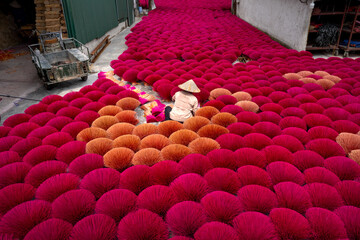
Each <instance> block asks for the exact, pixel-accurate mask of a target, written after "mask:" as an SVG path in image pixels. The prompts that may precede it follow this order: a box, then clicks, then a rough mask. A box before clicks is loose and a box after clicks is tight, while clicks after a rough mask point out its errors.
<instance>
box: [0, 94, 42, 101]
mask: <svg viewBox="0 0 360 240" xmlns="http://www.w3.org/2000/svg"><path fill="white" fill-rule="evenodd" d="M0 97H7V98H18V99H22V100H29V101H34V102H40V101H41V100H38V99H33V98H24V97H16V96H11V95H3V94H0Z"/></svg>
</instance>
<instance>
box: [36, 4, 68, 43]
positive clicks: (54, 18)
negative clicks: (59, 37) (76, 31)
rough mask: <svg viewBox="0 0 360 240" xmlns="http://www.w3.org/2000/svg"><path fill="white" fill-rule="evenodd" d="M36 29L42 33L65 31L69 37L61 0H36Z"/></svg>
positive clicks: (65, 34)
mask: <svg viewBox="0 0 360 240" xmlns="http://www.w3.org/2000/svg"><path fill="white" fill-rule="evenodd" d="M35 4H36V7H35V9H36V21H35V22H36V29H37V30H38V31H39V32H40V33H45V32H57V31H60V29H61V31H62V32H63V37H67V29H66V23H65V18H64V13H63V11H62V6H61V3H60V0H35Z"/></svg>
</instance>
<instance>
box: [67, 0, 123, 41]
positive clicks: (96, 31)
mask: <svg viewBox="0 0 360 240" xmlns="http://www.w3.org/2000/svg"><path fill="white" fill-rule="evenodd" d="M62 2H63V8H64V15H65V19H66V25H67V29H68V34H69V37H74V38H76V39H78V40H79V41H80V42H83V43H87V42H90V41H91V40H93V39H96V38H100V37H102V36H103V35H104V34H105V33H106V32H108V31H109V30H111V29H112V28H114V27H116V26H117V25H118V24H119V22H118V16H117V10H116V4H115V1H114V0H102V1H98V0H76V1H74V0H63V1H62Z"/></svg>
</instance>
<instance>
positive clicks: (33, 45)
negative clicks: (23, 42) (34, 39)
mask: <svg viewBox="0 0 360 240" xmlns="http://www.w3.org/2000/svg"><path fill="white" fill-rule="evenodd" d="M36 46H38V47H40V44H32V45H29V46H28V48H29V49H30V53H31V56H32V57H33V56H34V57H35V59H36V61H37V62H38V64H39V67H40V69H42V66H41V61H40V59H39V57H38V55H37V54H36V53H35V52H34V50H33V49H32V48H33V47H36ZM39 51H40V50H39Z"/></svg>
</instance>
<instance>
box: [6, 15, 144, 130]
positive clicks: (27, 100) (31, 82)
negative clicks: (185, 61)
mask: <svg viewBox="0 0 360 240" xmlns="http://www.w3.org/2000/svg"><path fill="white" fill-rule="evenodd" d="M140 21H141V18H136V19H135V23H134V24H133V25H132V26H130V27H128V28H126V29H124V30H123V31H122V32H120V33H119V34H118V35H116V36H115V37H113V38H112V39H111V43H110V44H109V45H108V46H107V48H105V50H104V51H103V52H102V54H101V55H100V56H99V57H98V59H97V60H96V62H95V63H93V64H92V65H91V67H90V69H91V72H92V74H91V75H89V78H88V80H87V81H81V80H80V79H75V80H70V81H66V82H61V83H58V84H56V85H54V87H53V88H52V89H51V90H46V89H45V88H44V87H43V85H42V81H41V79H40V78H39V76H38V75H37V72H36V69H35V66H34V64H33V63H32V61H31V56H30V53H29V52H28V50H27V46H19V47H17V48H16V49H15V53H18V52H24V51H27V54H25V55H24V54H23V55H20V56H18V57H16V58H13V59H9V60H6V61H2V62H0V98H2V100H1V101H0V117H1V122H0V125H2V123H3V121H4V120H6V119H7V118H8V117H10V116H12V115H14V114H17V113H23V112H24V110H25V109H26V108H27V107H29V106H30V105H33V104H36V103H38V102H39V101H40V100H41V99H42V98H44V97H45V96H47V95H52V94H57V95H61V96H63V95H65V94H66V93H68V92H71V91H78V90H80V89H81V88H82V87H83V86H86V85H90V84H92V83H93V82H94V81H95V80H96V79H97V74H98V73H99V72H100V71H110V70H112V68H111V67H110V65H109V64H110V61H111V60H114V59H117V57H118V56H119V55H120V54H121V53H122V52H123V51H125V50H126V49H127V46H126V45H125V41H126V40H125V37H126V35H128V34H129V33H130V32H131V31H130V29H131V28H132V27H133V26H134V25H135V24H136V23H138V22H140ZM142 88H144V86H142ZM145 88H146V87H145ZM148 88H149V90H151V88H150V87H148ZM144 90H145V89H144ZM4 95H5V96H4Z"/></svg>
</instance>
